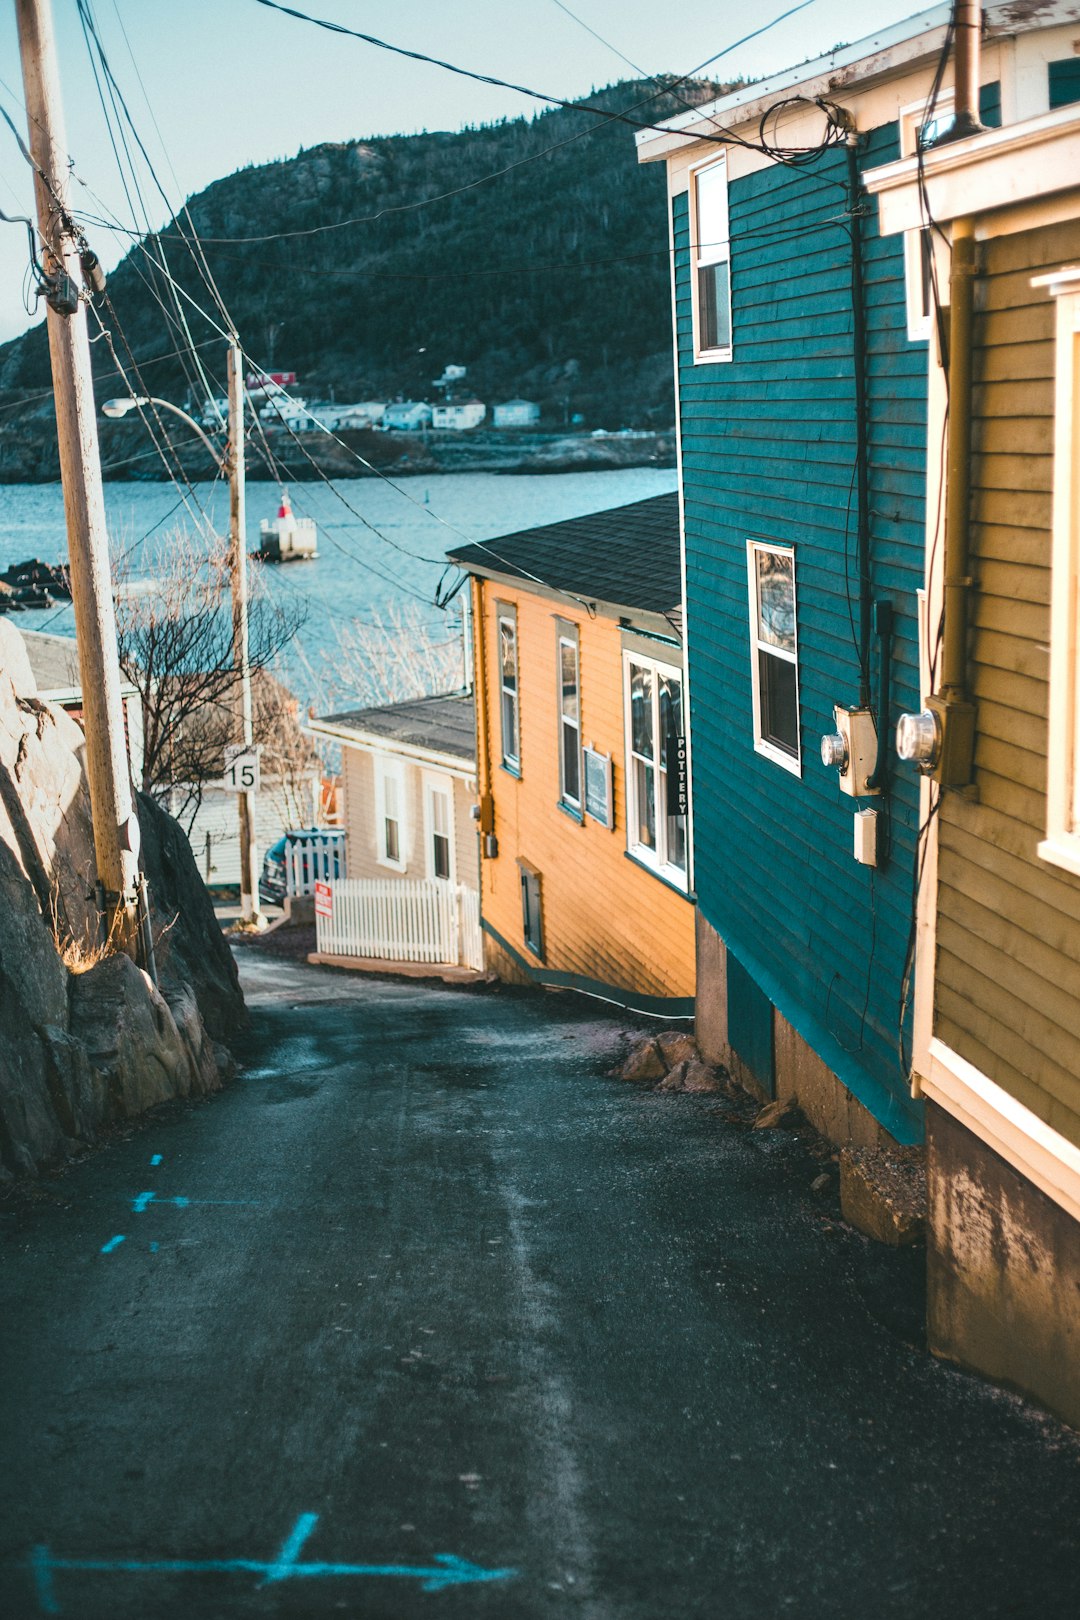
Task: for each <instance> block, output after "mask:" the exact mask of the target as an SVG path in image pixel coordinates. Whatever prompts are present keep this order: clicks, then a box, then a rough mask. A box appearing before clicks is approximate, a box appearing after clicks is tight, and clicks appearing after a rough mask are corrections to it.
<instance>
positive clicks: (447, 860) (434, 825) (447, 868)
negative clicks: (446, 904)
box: [423, 771, 457, 883]
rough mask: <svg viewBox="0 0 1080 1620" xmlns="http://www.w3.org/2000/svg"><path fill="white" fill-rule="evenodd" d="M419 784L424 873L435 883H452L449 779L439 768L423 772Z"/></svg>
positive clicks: (454, 868)
mask: <svg viewBox="0 0 1080 1620" xmlns="http://www.w3.org/2000/svg"><path fill="white" fill-rule="evenodd" d="M423 783H424V848H425V858H426V864H427V876H428V877H429V878H430V879H433V880H434V881H436V882H439V883H453V882H455V881H456V877H457V862H456V861H455V859H454V782H453V778H452V777H449V776H446V775H444V774H443V773H442V772H441V771H425V772H424V776H423Z"/></svg>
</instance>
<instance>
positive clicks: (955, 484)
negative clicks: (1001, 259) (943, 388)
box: [896, 219, 976, 788]
mask: <svg viewBox="0 0 1080 1620" xmlns="http://www.w3.org/2000/svg"><path fill="white" fill-rule="evenodd" d="M975 274H976V270H975V234H974V227H973V224H972V221H971V220H970V219H958V220H956V222H955V223H954V225H953V233H952V270H951V272H950V275H949V297H950V303H949V432H948V449H947V459H946V500H945V557H944V576H945V585H944V601H943V629H942V654H941V679H940V682H939V685H938V690H937V691H936V692H935V693H934V694H933V695H932V696H931V697H929V698H927V700H926V709H925V710H924V711H923V713H922V714H918V715H903V716H902V717H901V720H900V724H899V727H898V728H897V734H896V749H897V753H898V754H899V755H900V758H901V759H908V760H914V761H916V762H917V763H918V765H919V768H920V769H921V770H922V771H923V772H924V774H926V775H928V776H932V777H933V779H934V781H935V782H939V783H940V784H941V786H942V787H943V788H964V787H967V786H968V785H969V784H970V782H971V777H972V769H973V765H974V754H975V705H974V704H973V703H972V701H971V698H970V695H969V692H968V653H967V642H968V598H969V596H970V593H971V587H972V579H971V575H970V573H969V548H968V537H969V529H970V523H971V374H972V362H971V334H972V316H973V311H974V301H975V299H974V294H975Z"/></svg>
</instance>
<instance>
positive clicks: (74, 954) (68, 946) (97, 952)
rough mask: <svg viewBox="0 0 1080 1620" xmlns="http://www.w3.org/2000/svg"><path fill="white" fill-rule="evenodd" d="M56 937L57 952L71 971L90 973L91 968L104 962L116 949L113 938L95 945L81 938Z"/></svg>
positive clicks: (54, 936)
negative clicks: (65, 938)
mask: <svg viewBox="0 0 1080 1620" xmlns="http://www.w3.org/2000/svg"><path fill="white" fill-rule="evenodd" d="M53 938H54V939H56V953H57V955H58V956H59V958H60V960H61V962H63V964H64V966H65V967H66V968H67V970H68V972H69V973H89V971H90V969H91V968H94V967H97V965H98V963H99V962H104V960H105V958H106V957H107V956H114V955H115V954H116V953H115V950H114V948H113V944H112V941H111V940H106V941H105V942H104V943H102V942H101V941H100V940H99V941H98V942H97V943H96V944H94V945H87V944H85V943H84V942H83V941H82V940H80V939H69V940H66V941H65V940H62V939H59V938H57V936H56V935H55V934H54V935H53Z"/></svg>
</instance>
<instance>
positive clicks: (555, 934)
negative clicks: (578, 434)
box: [450, 494, 694, 1018]
mask: <svg viewBox="0 0 1080 1620" xmlns="http://www.w3.org/2000/svg"><path fill="white" fill-rule="evenodd" d="M450 556H451V558H452V560H453V561H454V562H456V563H457V564H458V565H459V566H460V567H461V568H463V569H465V570H467V571H468V573H469V574H470V576H471V589H472V613H473V637H474V662H475V682H476V699H477V770H478V775H479V790H480V806H479V814H480V833H481V839H480V844H481V854H482V859H481V917H482V927H483V931H484V944H485V962H486V965H487V966H488V967H489V969H490V970H491V971H493V972H495V973H497V974H498V975H499V977H500V978H503V979H507V980H510V981H512V982H517V983H535V984H542V985H547V986H553V987H559V988H565V989H573V990H580V991H584V992H586V993H588V994H592V995H596V996H600V997H603V998H605V999H607V1000H610V1001H613V1002H615V1003H617V1004H619V1005H621V1006H625V1007H629V1008H633V1009H635V1010H637V1011H640V1012H646V1013H652V1014H655V1015H659V1016H663V1017H669V1018H689V1017H692V1016H693V1010H694V906H693V895H692V889H691V870H690V852H691V842H690V828H689V787H688V781H687V746H686V745H687V703H686V686H685V676H684V667H683V647H682V635H681V611H680V603H681V595H682V592H681V582H680V566H679V508H678V497H677V495H675V494H670V495H660V496H655V497H653V498H651V499H649V500H644V501H637V502H635V503H634V504H632V505H629V506H623V507H617V508H614V509H611V510H608V511H604V512H597V513H593V514H591V515H590V516H587V517H582V518H574V519H571V520H570V521H568V522H563V523H554V524H549V525H546V526H544V527H543V528H537V529H529V530H525V531H523V532H520V533H517V534H512V535H505V536H503V537H501V538H500V539H497V540H492V541H489V542H485V543H483V544H477V545H470V546H464V547H461V548H460V549H458V550H456V551H453V552H451V553H450Z"/></svg>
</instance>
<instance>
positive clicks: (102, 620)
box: [15, 0, 139, 956]
mask: <svg viewBox="0 0 1080 1620" xmlns="http://www.w3.org/2000/svg"><path fill="white" fill-rule="evenodd" d="M15 13H16V17H17V20H18V27H19V49H20V53H21V56H22V73H23V86H24V89H25V93H26V111H27V119H28V123H29V148H30V154H31V157H32V158H33V161H34V194H35V198H36V204H37V217H38V229H39V232H40V235H41V240H42V242H43V243H44V244H45V246H44V251H43V255H42V257H43V262H44V268H45V271H46V274H47V276H49V277H52V278H56V279H54V281H53V288H52V290H53V297H54V301H55V303H56V305H57V306H59V308H54V307H53V304H52V303H50V305H49V310H48V331H49V353H50V356H51V360H52V375H53V389H54V392H55V395H56V433H57V440H58V443H59V449H60V477H61V481H62V483H63V489H64V514H65V517H66V519H67V535H68V556H69V560H70V568H71V597H72V603H73V605H74V609H75V634H76V640H77V644H78V650H79V674H80V678H81V681H82V694H83V725H84V729H85V732H86V770H87V775H88V777H89V781H90V806H91V811H92V814H93V820H94V851H95V855H96V858H97V873H98V881H99V883H100V885H101V887H102V889H103V890H104V903H105V918H104V921H105V926H106V928H107V930H108V933H109V936H110V938H111V940H112V942H113V943H114V944H115V945H116V946H118V947H119V948H120V949H122V950H125V951H126V952H127V953H128V955H129V956H136V955H137V939H138V921H137V911H136V885H137V881H138V856H139V823H138V820H137V818H136V816H135V811H134V804H133V801H132V794H131V776H130V770H129V765H128V755H127V744H126V739H125V736H124V709H123V701H122V699H121V696H120V661H119V657H118V654H117V645H116V620H115V614H114V610H113V597H112V580H111V577H110V571H109V543H108V534H107V530H106V526H105V500H104V496H103V494H102V488H101V457H100V455H99V452H98V437H97V421H96V417H95V412H94V386H93V375H92V372H91V369H90V344H89V340H88V338H87V332H86V305H85V302H83V301H82V300H81V299H79V300H78V301H77V302H76V300H75V298H74V296H73V295H75V294H77V293H78V292H79V291H80V290H81V288H82V284H83V274H82V267H81V264H80V260H79V251H78V245H77V243H76V241H75V239H74V236H73V233H72V226H71V220H70V216H69V213H68V204H67V172H68V159H67V140H66V138H65V134H64V122H63V113H62V111H61V104H60V79H59V74H58V72H57V65H56V49H55V45H54V41H53V26H52V12H51V7H50V0H15ZM63 278H68V279H67V280H64V279H63ZM64 311H67V312H64Z"/></svg>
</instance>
